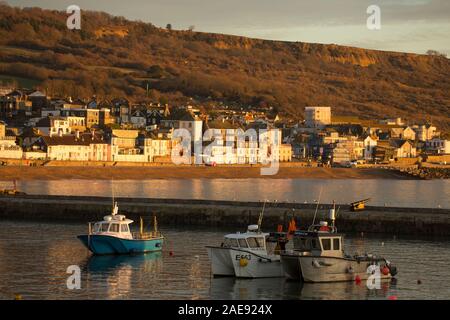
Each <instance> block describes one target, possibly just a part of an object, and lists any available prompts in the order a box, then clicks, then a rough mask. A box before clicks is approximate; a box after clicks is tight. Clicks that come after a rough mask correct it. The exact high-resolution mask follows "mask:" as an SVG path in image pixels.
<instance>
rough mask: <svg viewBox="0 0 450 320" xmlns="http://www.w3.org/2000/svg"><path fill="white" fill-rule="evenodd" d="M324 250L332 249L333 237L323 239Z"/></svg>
mask: <svg viewBox="0 0 450 320" xmlns="http://www.w3.org/2000/svg"><path fill="white" fill-rule="evenodd" d="M322 248H323V250H331V239H322Z"/></svg>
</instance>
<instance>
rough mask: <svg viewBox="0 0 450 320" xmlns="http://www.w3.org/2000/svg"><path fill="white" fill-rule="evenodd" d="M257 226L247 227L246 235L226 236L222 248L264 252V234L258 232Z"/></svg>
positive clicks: (234, 234)
mask: <svg viewBox="0 0 450 320" xmlns="http://www.w3.org/2000/svg"><path fill="white" fill-rule="evenodd" d="M258 229H259V228H258V226H253V225H252V226H249V228H248V231H247V232H246V233H233V234H227V235H226V236H225V237H224V242H223V244H222V246H223V247H226V248H239V249H249V250H266V236H267V234H266V233H261V232H259V231H258Z"/></svg>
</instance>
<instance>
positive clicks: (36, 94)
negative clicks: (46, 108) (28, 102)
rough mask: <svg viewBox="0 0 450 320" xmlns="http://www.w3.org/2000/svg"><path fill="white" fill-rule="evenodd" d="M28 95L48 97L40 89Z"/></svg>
mask: <svg viewBox="0 0 450 320" xmlns="http://www.w3.org/2000/svg"><path fill="white" fill-rule="evenodd" d="M28 97H31V98H33V97H47V96H46V95H45V94H44V93H42V92H40V91H35V92H33V93H32V94H30V95H29V96H28Z"/></svg>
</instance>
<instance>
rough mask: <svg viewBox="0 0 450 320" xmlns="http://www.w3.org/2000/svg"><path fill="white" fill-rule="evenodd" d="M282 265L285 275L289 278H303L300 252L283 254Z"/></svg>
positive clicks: (281, 257)
mask: <svg viewBox="0 0 450 320" xmlns="http://www.w3.org/2000/svg"><path fill="white" fill-rule="evenodd" d="M280 259H281V265H282V267H283V272H284V275H285V276H286V277H287V278H288V279H292V280H301V279H302V270H301V267H300V260H299V254H295V253H293V254H281V256H280Z"/></svg>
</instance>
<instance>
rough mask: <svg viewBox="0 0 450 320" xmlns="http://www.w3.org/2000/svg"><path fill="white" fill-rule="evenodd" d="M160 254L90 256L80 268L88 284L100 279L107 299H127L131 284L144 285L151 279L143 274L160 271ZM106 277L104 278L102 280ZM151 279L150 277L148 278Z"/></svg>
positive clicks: (131, 287)
mask: <svg viewBox="0 0 450 320" xmlns="http://www.w3.org/2000/svg"><path fill="white" fill-rule="evenodd" d="M161 256H162V254H161V252H155V253H148V254H144V255H135V256H134V255H132V256H91V257H89V258H88V259H87V260H86V261H85V263H84V264H82V265H81V266H80V267H82V268H83V270H85V271H86V272H87V274H88V279H89V280H88V282H95V281H96V278H97V276H98V278H100V279H102V282H103V285H104V286H105V288H104V289H105V291H106V297H105V298H108V299H124V298H128V297H129V296H130V295H131V293H132V289H133V282H135V281H137V282H138V283H140V284H141V285H144V286H145V285H146V283H145V282H149V283H148V284H150V285H151V281H149V280H151V279H149V278H147V277H143V275H145V274H149V275H151V274H154V275H156V274H158V273H160V271H161V269H162V267H161V266H162V259H161ZM104 275H106V278H104ZM150 278H151V277H150Z"/></svg>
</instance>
